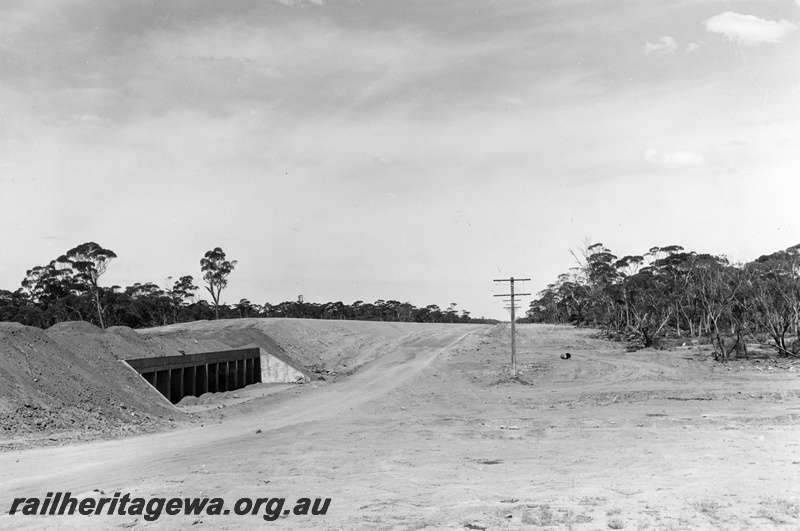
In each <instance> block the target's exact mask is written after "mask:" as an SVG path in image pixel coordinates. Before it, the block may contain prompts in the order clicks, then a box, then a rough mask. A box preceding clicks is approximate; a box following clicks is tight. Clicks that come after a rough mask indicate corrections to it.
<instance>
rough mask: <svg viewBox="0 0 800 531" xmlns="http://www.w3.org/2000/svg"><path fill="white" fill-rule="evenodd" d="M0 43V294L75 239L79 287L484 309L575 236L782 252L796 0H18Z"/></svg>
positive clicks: (798, 114) (794, 135)
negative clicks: (92, 274) (231, 265)
mask: <svg viewBox="0 0 800 531" xmlns="http://www.w3.org/2000/svg"><path fill="white" fill-rule="evenodd" d="M0 28H1V29H0V227H2V229H0V289H7V290H12V291H13V290H15V289H17V288H18V287H19V286H20V282H21V280H22V279H23V278H24V277H25V272H26V270H28V269H30V268H32V267H34V266H37V265H45V264H47V263H49V262H50V261H51V260H53V259H55V258H57V257H58V256H60V255H61V254H63V253H64V252H66V251H67V250H69V249H71V248H73V247H75V246H77V245H79V244H81V243H84V242H89V241H94V242H97V243H98V244H100V245H101V246H103V247H105V248H108V249H111V250H113V251H114V252H115V253H116V254H117V256H118V257H117V258H116V259H115V260H114V261H113V262H112V263H111V264H110V265H109V268H108V271H107V273H106V274H105V275H104V276H103V277H102V278H101V280H100V284H101V285H104V286H112V285H118V286H122V287H125V286H129V285H132V284H134V283H136V282H141V283H144V282H153V283H156V284H158V285H160V286H162V287H164V286H166V280H165V279H166V278H167V277H173V279H177V278H178V277H180V276H183V275H192V276H194V278H195V280H196V281H197V282H196V283H199V282H200V278H201V272H200V259H201V258H202V257H203V255H204V254H205V252H206V251H208V250H211V249H213V248H215V247H221V248H222V249H223V250H224V252H225V253H226V255H227V257H228V259H230V260H237V266H236V269H235V270H234V272H233V273H232V274H231V275H230V277H229V284H228V288H227V289H226V290H225V291H223V294H222V300H223V301H224V302H226V303H229V304H232V303H236V302H238V301H239V300H240V299H241V298H247V299H248V300H250V301H251V302H253V303H258V304H263V303H265V302H270V303H272V304H277V303H279V302H282V301H285V300H295V299H296V298H297V296H298V295H303V297H304V299H305V300H306V301H308V302H328V301H343V302H344V303H346V304H350V303H352V302H354V301H357V300H362V301H365V302H374V301H375V300H378V299H384V300H392V299H394V300H399V301H401V302H406V301H408V302H411V303H412V304H414V305H416V306H427V305H429V304H437V305H439V306H440V307H441V308H442V309H444V308H446V307H448V306H449V305H450V304H451V303H453V302H455V303H457V305H458V306H457V308H458V309H459V310H467V311H469V312H471V314H472V316H473V317H479V316H485V317H491V318H498V319H508V313H507V311H506V310H505V309H504V305H505V304H506V303H504V302H503V298H502V297H494V295H498V294H502V293H507V292H508V285H507V284H505V285H503V284H498V283H495V282H493V280H494V279H498V278H509V277H512V276H514V277H516V278H530V279H531V280H530V281H529V282H525V283H524V285H520V284H518V285H517V291H518V292H519V291H521V290H523V289H524V292H530V293H532V294H535V293H537V292H538V291H540V290H542V289H544V288H545V287H546V286H547V285H548V284H549V283H551V282H552V281H554V280H555V279H556V277H557V276H558V275H559V274H560V273H563V272H565V271H567V270H568V269H569V268H570V267H572V266H573V265H574V260H573V258H572V256H571V255H570V250H571V249H572V250H576V249H579V248H580V247H582V246H583V245H585V244H586V243H598V242H600V243H603V244H604V245H605V246H606V247H607V248H609V249H610V250H611V251H612V252H614V253H615V254H617V255H618V256H623V255H627V254H643V253H646V252H647V250H648V249H650V248H651V247H653V246H667V245H681V246H683V247H684V248H686V249H687V250H690V251H698V252H707V253H711V254H725V255H727V256H728V257H729V258H730V259H731V260H733V261H748V260H752V259H754V258H756V257H758V256H760V255H762V254H767V253H771V252H773V251H776V250H780V249H785V248H787V247H789V246H791V245H794V244H797V243H800V230H798V229H800V226H799V224H798V221H797V220H798V216H797V203H798V199H800V179H799V177H800V174H799V172H798V170H800V30H799V28H800V0H761V1H756V0H747V1H727V0H664V1H661V0H648V1H647V2H642V1H641V0H614V1H608V2H597V1H593V0H586V1H583V0H558V1H556V0H552V1H551V0H534V1H530V0H528V1H521V0H520V1H517V0H506V1H490V0H403V1H397V0H374V1H372V0H362V1H357V0H355V1H353V0H275V1H269V0H253V1H246V0H241V1H220V0H207V1H192V2H187V1H162V0H159V1H158V2H142V1H139V2H135V1H132V2H105V1H50V0H47V1H37V0H21V1H18V2H15V1H6V2H3V3H2V5H0ZM200 294H201V292H198V295H200ZM204 298H206V299H208V297H207V296H206V297H204ZM530 300H532V297H524V298H522V302H521V304H522V306H523V310H524V308H525V307H527V304H528V303H529V302H530Z"/></svg>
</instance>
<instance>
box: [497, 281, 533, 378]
mask: <svg viewBox="0 0 800 531" xmlns="http://www.w3.org/2000/svg"><path fill="white" fill-rule="evenodd" d="M525 280H530V279H529V278H514V277H511V278H501V279H495V282H509V283H510V285H511V293H503V294H501V295H495V297H511V374H512V375H513V376H512V378H516V377H517V330H516V327H515V325H516V323H515V321H516V319H517V318H516V316H515V313H514V310H516V305H515V299H514V298H515V297H522V296H523V295H530V293H514V282H515V281H525Z"/></svg>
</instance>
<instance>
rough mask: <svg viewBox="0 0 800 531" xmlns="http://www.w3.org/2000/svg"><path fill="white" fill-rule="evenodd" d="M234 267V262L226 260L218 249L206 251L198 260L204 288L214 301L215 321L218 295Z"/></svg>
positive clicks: (217, 314) (217, 310)
mask: <svg viewBox="0 0 800 531" xmlns="http://www.w3.org/2000/svg"><path fill="white" fill-rule="evenodd" d="M235 267H236V260H233V261H228V260H226V258H225V251H223V250H222V249H221V248H220V247H215V248H214V250H213V251H208V252H207V253H206V254H205V256H204V257H203V258H201V259H200V270H201V271H202V272H203V280H204V281H205V282H206V284H207V286H206V287H205V288H206V290H208V292H209V293H210V294H211V299H212V300H213V301H214V315H215V316H216V318H217V319H219V296H220V293H221V292H222V290H223V289H225V288H226V287H227V286H228V275H230V274H231V272H232V271H233V269H234V268H235Z"/></svg>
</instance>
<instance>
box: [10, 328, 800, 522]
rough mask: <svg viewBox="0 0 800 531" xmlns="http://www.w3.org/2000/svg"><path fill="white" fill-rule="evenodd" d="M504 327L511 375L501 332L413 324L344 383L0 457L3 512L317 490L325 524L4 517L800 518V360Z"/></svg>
mask: <svg viewBox="0 0 800 531" xmlns="http://www.w3.org/2000/svg"><path fill="white" fill-rule="evenodd" d="M518 330H519V334H520V335H519V338H518V345H519V363H520V367H521V370H522V373H521V374H522V377H521V382H514V381H512V380H510V379H509V378H508V376H509V373H508V363H507V362H508V328H507V327H504V326H497V327H491V326H456V325H453V326H431V327H427V328H419V327H417V328H414V329H413V330H412V331H410V333H408V334H405V335H398V336H397V337H391V338H388V339H386V340H385V341H382V342H381V344H380V345H381V347H380V349H379V352H378V351H377V350H376V351H375V352H374V353H372V354H373V355H370V356H369V359H372V361H370V362H368V363H367V364H365V365H364V366H362V367H361V368H360V369H359V370H358V371H357V372H356V373H355V374H353V375H352V376H349V377H348V378H346V379H344V380H342V381H339V382H336V383H331V384H326V383H324V382H318V383H315V384H313V385H307V386H302V387H297V388H293V389H292V390H288V391H285V392H281V393H278V394H271V395H268V396H264V397H262V398H259V399H256V400H252V401H249V402H245V403H243V404H241V405H239V406H237V407H236V408H233V407H231V408H228V410H227V411H226V410H225V409H223V410H220V411H224V412H225V417H224V418H222V419H221V420H215V419H212V418H211V417H208V421H207V422H206V423H205V425H204V426H202V427H195V428H181V429H177V430H175V431H171V432H168V433H161V434H157V435H149V436H144V437H138V438H133V439H126V440H119V441H110V442H95V443H91V444H86V445H80V446H66V447H58V448H44V449H37V450H27V451H21V452H9V453H5V454H0V471H2V472H3V474H2V477H0V504H3V509H2V510H3V512H4V513H5V512H7V511H8V508H9V506H10V503H11V500H12V499H13V498H15V497H29V496H38V497H40V498H43V497H44V496H45V494H46V493H47V492H55V491H70V492H72V493H73V496H76V497H86V496H95V497H100V496H102V494H101V492H103V493H105V495H106V496H110V495H111V494H113V493H115V492H121V493H130V494H131V496H132V497H134V496H137V497H138V496H141V497H153V496H159V497H166V498H172V497H195V496H200V497H221V498H223V499H225V501H226V504H231V505H232V504H233V502H235V501H236V500H237V499H238V498H242V497H250V498H256V497H284V498H286V499H287V500H295V499H298V498H302V497H310V498H312V499H313V498H317V497H320V498H331V504H330V507H329V509H328V512H327V514H326V515H325V516H320V515H317V516H311V515H308V516H295V515H288V516H286V517H285V518H279V519H278V520H276V521H274V522H266V521H265V520H264V519H263V518H262V517H261V514H258V515H247V516H234V515H232V514H231V515H227V516H207V515H204V516H167V515H162V516H161V517H160V518H159V519H157V520H155V521H152V522H148V521H145V520H144V519H143V518H142V517H141V516H139V517H136V516H118V515H115V516H91V517H85V516H71V517H28V516H21V515H15V516H8V515H5V514H4V515H2V516H0V528H4V529H5V528H36V529H56V528H76V529H77V528H81V529H83V528H90V529H108V528H116V527H120V528H140V527H141V528H148V529H149V528H159V529H184V528H192V529H196V528H207V529H241V528H244V529H250V528H252V529H256V528H259V529H260V528H263V527H265V526H273V527H276V528H280V529H528V528H548V527H549V528H552V529H557V528H562V529H609V528H612V529H661V530H679V529H798V528H799V527H798V526H800V480H798V479H797V478H798V477H800V452H798V450H800V422H798V421H800V400H798V384H799V383H800V377H798V370H797V369H800V367H798V366H794V365H791V364H788V363H785V362H784V363H782V364H781V365H780V366H778V365H776V364H774V363H771V362H767V361H765V362H763V363H761V362H760V363H755V362H737V363H733V364H729V365H728V366H727V367H723V366H720V365H717V364H714V363H712V362H710V361H708V353H707V352H705V351H704V350H703V347H697V348H689V347H687V348H682V349H676V350H672V351H642V352H637V353H626V352H624V351H623V349H622V348H621V346H620V345H619V344H615V343H610V342H606V341H600V340H597V339H593V338H592V337H591V334H592V333H591V331H587V330H574V329H572V328H567V327H550V326H534V325H531V326H522V327H519V328H518ZM566 351H568V352H570V353H572V358H571V359H570V360H561V359H560V358H559V355H560V354H561V353H563V352H566ZM773 365H774V366H773ZM258 430H260V432H259V433H257V431H258ZM94 489H98V490H99V491H101V492H95V491H94ZM287 503H288V502H287Z"/></svg>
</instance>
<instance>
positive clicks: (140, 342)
mask: <svg viewBox="0 0 800 531" xmlns="http://www.w3.org/2000/svg"><path fill="white" fill-rule="evenodd" d="M220 348H226V347H225V345H224V344H222V343H220V342H217V341H194V340H183V339H179V338H162V339H158V340H153V339H150V338H148V337H146V336H141V335H140V334H138V333H136V332H135V331H133V330H131V329H130V328H124V327H114V328H110V329H109V330H107V331H105V332H104V331H102V330H101V329H99V328H97V327H95V326H93V325H91V324H88V323H83V322H78V323H61V324H58V325H55V326H53V327H51V328H49V329H47V330H41V329H38V328H33V327H27V326H22V325H19V324H16V323H0V442H2V445H0V449H8V448H9V447H16V446H19V445H20V444H23V445H24V444H25V442H26V441H27V442H30V441H31V440H32V439H44V442H45V443H47V442H48V441H49V442H50V443H55V442H60V441H63V440H75V439H91V438H97V437H118V436H124V435H126V434H134V433H141V432H146V431H152V430H156V429H159V428H162V427H165V426H167V425H169V424H171V423H172V422H173V421H175V420H177V419H179V418H181V417H182V414H181V413H180V412H179V411H176V410H175V408H173V407H171V406H170V405H169V404H168V403H166V402H165V401H164V400H163V399H161V397H160V396H159V395H158V393H157V392H155V390H154V389H152V388H151V387H150V386H149V385H148V384H147V383H146V382H145V381H144V380H143V379H142V378H141V377H139V375H137V374H136V373H135V372H134V371H133V370H131V369H130V368H129V367H127V366H125V365H124V364H122V363H121V362H120V360H123V359H128V358H139V357H147V356H158V355H174V354H179V353H180V351H183V352H187V353H192V352H202V351H205V350H218V349H220Z"/></svg>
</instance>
